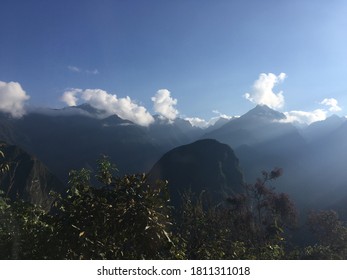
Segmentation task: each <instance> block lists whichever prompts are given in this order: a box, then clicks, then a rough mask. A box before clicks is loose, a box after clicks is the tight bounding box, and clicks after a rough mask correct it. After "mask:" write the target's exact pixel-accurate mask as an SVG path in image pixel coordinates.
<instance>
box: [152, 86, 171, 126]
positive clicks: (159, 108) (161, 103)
mask: <svg viewBox="0 0 347 280" xmlns="http://www.w3.org/2000/svg"><path fill="white" fill-rule="evenodd" d="M151 100H152V101H153V103H154V104H153V107H154V111H155V112H156V113H158V114H159V115H160V117H161V118H164V119H167V120H169V121H173V120H174V119H176V117H177V115H178V111H177V109H176V108H175V107H174V106H175V105H177V99H173V98H172V97H171V93H170V91H169V90H167V89H160V90H158V91H157V93H156V95H155V96H153V97H152V98H151Z"/></svg>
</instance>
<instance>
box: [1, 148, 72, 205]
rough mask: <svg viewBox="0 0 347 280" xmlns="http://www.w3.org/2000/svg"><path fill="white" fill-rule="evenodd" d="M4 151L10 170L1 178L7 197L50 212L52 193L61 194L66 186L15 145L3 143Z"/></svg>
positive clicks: (40, 163)
mask: <svg viewBox="0 0 347 280" xmlns="http://www.w3.org/2000/svg"><path fill="white" fill-rule="evenodd" d="M3 144H4V146H2V151H3V152H4V154H5V157H6V159H5V161H6V162H7V163H8V164H9V166H10V169H9V171H7V172H6V173H4V174H2V176H1V177H0V187H1V189H2V190H3V191H4V193H5V195H6V196H8V197H10V198H12V199H16V198H20V199H23V200H25V201H29V202H31V203H33V204H36V205H40V206H42V207H43V208H44V209H46V210H48V209H49V208H50V205H51V203H52V201H53V200H52V197H51V196H50V195H49V192H50V191H56V192H58V193H61V192H62V191H63V190H64V188H65V187H64V185H63V184H62V182H61V181H59V179H58V178H57V177H56V176H54V175H53V174H52V173H51V172H50V171H49V170H48V169H47V167H46V166H45V165H44V164H43V163H42V162H40V161H39V160H38V159H37V158H36V157H34V156H32V155H30V154H28V153H26V152H25V151H23V150H22V149H20V148H19V147H17V146H14V145H8V144H5V143H3Z"/></svg>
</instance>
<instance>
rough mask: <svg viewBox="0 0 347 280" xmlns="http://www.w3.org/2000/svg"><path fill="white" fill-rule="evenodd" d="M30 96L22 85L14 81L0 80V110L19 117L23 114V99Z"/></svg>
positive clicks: (25, 99)
mask: <svg viewBox="0 0 347 280" xmlns="http://www.w3.org/2000/svg"><path fill="white" fill-rule="evenodd" d="M29 98H30V96H29V95H27V94H26V92H25V91H24V90H23V88H22V86H21V85H20V84H19V83H16V82H9V83H6V82H2V81H0V111H1V112H4V113H9V114H11V116H12V117H14V118H20V117H22V116H23V115H24V114H25V109H24V105H25V101H27V100H28V99H29Z"/></svg>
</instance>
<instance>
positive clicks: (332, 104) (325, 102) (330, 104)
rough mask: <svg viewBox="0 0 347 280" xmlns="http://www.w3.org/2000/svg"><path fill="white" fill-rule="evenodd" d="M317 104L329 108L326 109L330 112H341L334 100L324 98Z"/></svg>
mask: <svg viewBox="0 0 347 280" xmlns="http://www.w3.org/2000/svg"><path fill="white" fill-rule="evenodd" d="M319 104H322V105H326V106H328V107H330V108H329V109H328V110H329V111H330V112H339V111H341V110H342V108H341V107H340V106H339V105H338V101H337V100H336V99H335V98H324V99H323V100H322V101H321V102H320V103H319Z"/></svg>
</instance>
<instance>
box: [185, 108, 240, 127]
mask: <svg viewBox="0 0 347 280" xmlns="http://www.w3.org/2000/svg"><path fill="white" fill-rule="evenodd" d="M212 112H213V113H214V114H216V115H218V116H216V117H212V118H210V119H209V120H208V121H206V120H204V119H201V118H197V117H195V118H185V120H186V121H189V122H190V124H191V125H192V126H195V127H200V128H207V127H209V126H213V125H215V124H216V122H217V121H218V120H219V119H221V118H223V119H227V120H231V119H233V118H235V117H234V116H228V115H226V114H223V113H221V112H219V111H218V110H213V111H212Z"/></svg>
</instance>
